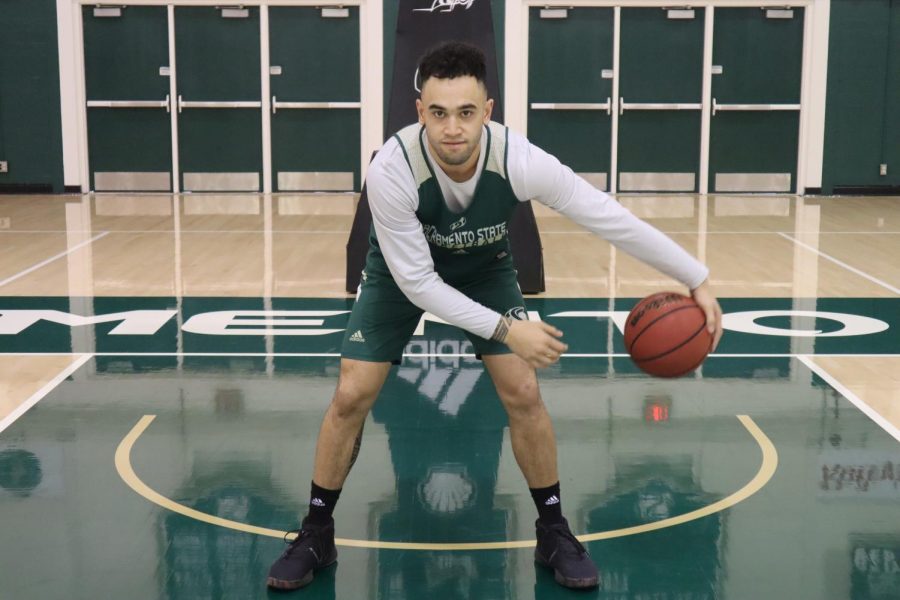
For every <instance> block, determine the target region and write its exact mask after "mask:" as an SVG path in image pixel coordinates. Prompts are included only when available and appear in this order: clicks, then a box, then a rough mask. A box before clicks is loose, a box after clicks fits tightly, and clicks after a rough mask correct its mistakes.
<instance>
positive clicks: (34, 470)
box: [0, 448, 44, 498]
mask: <svg viewBox="0 0 900 600" xmlns="http://www.w3.org/2000/svg"><path fill="white" fill-rule="evenodd" d="M43 478H44V472H43V470H42V469H41V461H40V459H38V457H37V456H36V455H35V454H34V453H33V452H29V451H28V450H22V449H20V448H13V449H9V450H3V451H0V488H2V489H4V490H7V491H8V492H10V493H12V494H13V495H15V496H19V497H20V498H27V497H28V496H30V495H31V492H32V491H33V490H34V489H35V488H36V487H37V486H39V485H40V484H41V481H42V480H43Z"/></svg>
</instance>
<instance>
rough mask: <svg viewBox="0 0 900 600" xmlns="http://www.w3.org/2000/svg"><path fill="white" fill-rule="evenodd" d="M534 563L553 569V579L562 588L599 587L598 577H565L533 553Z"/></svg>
mask: <svg viewBox="0 0 900 600" xmlns="http://www.w3.org/2000/svg"><path fill="white" fill-rule="evenodd" d="M534 562H535V563H537V564H539V565H540V566H542V567H544V568H546V569H553V579H555V580H556V583H558V584H559V585H561V586H563V587H567V588H574V589H584V588H592V587H597V586H599V585H600V576H599V575H598V576H597V577H587V578H582V579H578V578H574V577H566V576H564V575H563V574H562V573H560V572H559V571H558V570H556V569H554V568H553V565H551V564H550V563H548V562H547V561H546V560H544V559H543V558H542V557H541V556H540V555H539V554H537V553H535V555H534Z"/></svg>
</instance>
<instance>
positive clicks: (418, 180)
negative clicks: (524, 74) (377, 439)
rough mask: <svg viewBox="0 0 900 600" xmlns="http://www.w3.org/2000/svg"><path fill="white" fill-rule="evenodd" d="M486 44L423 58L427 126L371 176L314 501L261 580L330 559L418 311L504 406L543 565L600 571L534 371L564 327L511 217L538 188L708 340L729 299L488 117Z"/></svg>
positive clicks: (399, 140) (583, 581) (382, 155)
mask: <svg viewBox="0 0 900 600" xmlns="http://www.w3.org/2000/svg"><path fill="white" fill-rule="evenodd" d="M485 72H486V69H485V60H484V55H483V54H482V53H481V51H480V50H478V49H477V48H475V47H473V46H469V45H467V44H461V43H457V42H451V43H447V44H443V45H441V46H439V47H438V48H436V49H434V50H432V51H431V52H429V53H428V54H426V55H425V56H424V57H423V58H422V60H421V61H420V63H419V74H420V76H421V81H422V85H421V89H422V92H421V97H420V99H419V100H417V101H416V107H417V109H418V113H419V123H418V124H415V125H410V126H409V127H406V128H405V129H402V130H401V131H399V132H398V133H397V134H396V135H394V136H393V137H392V138H391V139H390V140H388V141H387V142H386V143H385V144H384V146H383V147H382V148H381V150H380V151H379V153H378V155H377V156H376V157H375V160H374V161H373V162H372V164H371V166H370V168H369V173H368V176H367V186H368V188H367V189H368V197H369V203H370V206H371V209H372V218H373V232H372V235H371V236H370V249H369V253H368V257H367V259H366V268H365V271H364V272H363V278H362V284H361V286H360V292H359V294H358V296H357V301H356V303H355V305H354V307H353V311H352V313H351V315H350V321H349V324H348V326H347V330H346V334H345V337H344V341H343V346H342V349H341V370H340V376H339V379H338V384H337V390H336V392H335V395H334V398H333V400H332V403H331V406H330V407H329V408H328V411H327V412H326V414H325V418H324V421H323V423H322V427H321V430H320V432H319V439H318V445H317V448H316V459H315V470H314V473H313V480H312V487H311V493H310V503H309V512H308V514H307V516H306V518H304V519H303V523H302V525H301V530H300V532H299V534H298V535H297V538H296V539H295V540H294V541H293V542H291V544H290V546H289V547H288V549H287V550H286V551H285V552H284V554H282V555H281V557H279V558H278V560H276V561H275V563H274V564H273V565H272V567H271V569H270V571H269V575H268V578H267V584H268V585H269V586H270V587H273V588H279V589H294V588H299V587H302V586H304V585H306V584H308V583H309V582H310V581H312V579H313V573H314V571H315V570H316V569H320V568H322V567H325V566H327V565H330V564H332V563H333V562H334V561H335V560H336V559H337V551H336V548H335V544H334V521H333V519H332V513H333V511H334V508H335V504H336V503H337V500H338V496H339V495H340V492H341V488H342V487H343V484H344V480H345V479H346V477H347V475H348V473H349V471H350V468H351V466H352V465H353V462H354V460H355V459H356V455H357V453H358V451H359V443H360V440H361V435H362V426H363V422H364V421H365V418H366V415H367V414H368V413H369V410H370V408H371V407H372V404H373V403H374V402H375V400H376V398H377V397H378V393H379V391H380V389H381V386H382V384H383V383H384V381H385V379H386V377H387V375H388V371H389V370H390V368H391V364H392V363H394V364H399V362H400V359H401V358H402V354H403V349H404V347H405V346H406V343H407V342H408V340H409V338H410V337H411V336H412V334H413V331H414V330H415V327H416V325H417V324H418V322H419V319H420V317H421V315H422V313H423V311H428V312H430V313H432V314H434V315H436V316H437V317H439V318H441V319H443V320H445V321H446V322H448V323H450V324H452V325H456V326H458V327H460V328H462V329H464V330H465V331H466V333H467V335H468V336H469V339H470V340H471V341H472V344H473V345H474V347H475V350H476V353H477V356H479V357H480V358H481V359H482V360H483V362H484V365H485V367H486V368H487V370H488V373H489V374H490V376H491V379H492V380H493V382H494V386H495V387H496V389H497V394H498V395H499V397H500V400H501V402H502V403H503V406H504V408H505V409H506V412H507V415H508V417H509V430H510V439H511V442H512V448H513V452H514V454H515V457H516V461H517V462H518V465H519V467H520V469H521V470H522V473H523V475H524V477H525V480H526V481H527V483H528V487H529V488H530V491H531V496H532V498H533V500H534V503H535V506H536V508H537V512H538V520H537V523H536V530H537V548H536V549H535V559H536V561H537V562H538V563H539V564H541V565H544V566H546V567H548V568H550V569H552V570H553V572H554V575H555V578H556V581H557V582H559V583H560V584H562V585H564V586H567V587H576V588H583V587H593V586H596V585H598V584H599V581H600V577H599V573H598V571H597V567H596V566H595V565H594V563H593V561H592V560H591V558H590V556H589V555H588V553H587V550H586V549H585V548H584V546H582V545H581V543H580V542H578V540H577V539H576V538H575V536H574V535H573V534H572V533H571V531H570V530H569V526H568V523H567V522H566V520H565V518H563V515H562V503H561V494H560V487H559V476H558V472H557V464H556V440H555V437H554V433H553V426H552V424H551V422H550V417H549V415H548V414H547V411H546V409H545V407H544V404H543V402H542V400H541V396H540V392H539V390H538V384H537V376H536V372H535V369H536V368H542V367H547V366H550V365H552V364H554V363H555V362H557V361H558V360H559V357H560V355H561V354H562V353H563V352H565V351H566V349H567V346H566V345H565V344H564V343H562V341H560V338H561V337H562V332H561V331H559V330H558V329H556V328H555V327H552V326H550V325H547V324H546V323H542V322H534V321H527V320H521V319H523V318H525V314H526V313H525V311H524V301H523V299H522V294H521V292H520V291H519V287H518V285H517V283H516V272H515V270H514V269H513V261H512V256H511V255H510V249H509V239H508V235H507V224H508V222H509V220H510V218H511V217H512V213H513V210H514V209H515V207H516V206H517V204H518V203H519V202H524V201H528V200H536V201H537V202H540V203H542V204H544V205H546V206H549V207H550V208H552V209H554V210H556V211H557V212H559V213H561V214H563V215H566V216H568V217H569V218H571V219H572V220H573V221H575V222H577V223H579V224H580V225H582V226H584V227H586V228H588V229H589V230H591V231H592V232H594V233H596V234H597V235H599V236H601V237H603V238H604V239H606V240H608V241H610V242H611V243H613V244H614V245H616V246H617V247H618V248H621V249H622V250H624V251H626V252H628V253H629V254H631V255H632V256H634V257H636V258H638V259H639V260H642V261H643V262H645V263H647V264H649V265H651V266H653V267H655V268H657V269H659V270H660V271H662V272H663V273H666V274H667V275H669V276H671V277H673V278H675V279H677V280H678V281H680V282H681V283H683V284H684V285H686V286H687V287H688V288H689V289H690V290H691V294H692V296H693V298H694V299H695V300H696V302H697V304H698V305H699V306H700V307H701V308H702V309H703V311H704V313H705V315H706V320H707V324H708V327H709V331H710V332H711V333H712V334H713V336H714V340H715V342H714V343H717V342H718V339H719V337H720V336H721V331H722V329H721V310H720V308H719V305H718V302H717V301H716V299H715V297H714V296H713V295H712V293H711V292H710V291H709V286H708V284H707V282H706V278H707V275H708V273H709V271H708V269H707V268H706V267H704V266H703V265H702V264H700V263H699V262H697V261H696V260H695V259H694V258H693V257H691V256H690V255H689V254H688V253H687V252H685V251H684V250H683V249H682V248H681V247H680V246H678V245H677V244H675V243H674V242H673V241H672V240H670V239H669V238H668V237H666V236H665V235H663V234H662V233H661V232H659V231H657V230H656V229H654V228H653V227H651V226H650V225H647V224H646V223H644V222H642V221H640V220H639V219H637V218H636V217H634V216H633V215H632V214H631V213H630V212H628V211H627V210H625V209H624V208H622V207H621V206H620V205H619V204H618V203H617V202H616V201H615V200H613V199H612V198H611V197H610V196H608V195H607V194H605V193H603V192H601V191H598V190H597V189H595V188H593V187H592V186H591V185H590V184H588V183H587V182H586V181H584V180H583V179H581V178H580V177H578V176H577V175H575V173H573V172H572V170H571V169H569V168H568V167H565V166H563V165H562V164H561V163H560V162H559V161H558V160H557V159H556V158H554V157H553V156H551V155H549V154H547V153H546V152H544V151H542V150H540V149H539V148H537V147H536V146H534V145H532V144H530V143H529V142H528V140H527V139H526V138H525V137H523V136H521V135H519V134H516V133H514V132H511V131H509V130H508V129H507V128H505V127H504V126H502V125H500V124H497V123H493V122H491V111H492V108H493V104H494V101H493V100H491V99H489V98H488V97H487V88H486V86H485Z"/></svg>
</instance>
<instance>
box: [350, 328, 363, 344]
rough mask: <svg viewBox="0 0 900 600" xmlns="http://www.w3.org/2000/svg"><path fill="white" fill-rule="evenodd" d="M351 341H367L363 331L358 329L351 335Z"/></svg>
mask: <svg viewBox="0 0 900 600" xmlns="http://www.w3.org/2000/svg"><path fill="white" fill-rule="evenodd" d="M350 341H351V342H363V343H365V341H366V338H364V337H363V334H362V331H357V332H356V333H354V334H353V335H351V336H350Z"/></svg>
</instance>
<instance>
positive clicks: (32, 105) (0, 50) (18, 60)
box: [0, 0, 64, 193]
mask: <svg viewBox="0 0 900 600" xmlns="http://www.w3.org/2000/svg"><path fill="white" fill-rule="evenodd" d="M57 49H58V45H57V38H56V2H54V0H4V2H3V3H2V4H0V160H5V161H8V162H9V172H8V173H0V192H2V191H4V188H5V189H6V190H7V191H12V190H15V189H16V188H14V187H12V186H21V185H26V184H31V185H38V184H45V185H46V186H51V187H52V190H53V192H56V193H61V192H63V184H64V179H63V161H62V121H61V116H60V107H59V104H60V100H59V59H58V50H57ZM35 191H44V190H37V189H36V190H35Z"/></svg>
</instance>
